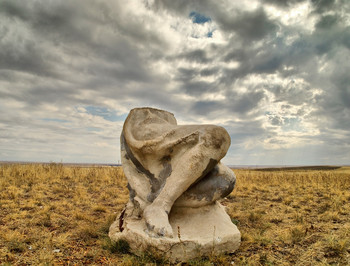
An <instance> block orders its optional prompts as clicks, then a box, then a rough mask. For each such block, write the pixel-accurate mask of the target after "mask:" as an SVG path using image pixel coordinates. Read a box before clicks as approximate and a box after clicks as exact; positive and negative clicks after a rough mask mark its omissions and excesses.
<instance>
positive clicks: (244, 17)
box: [0, 0, 350, 165]
mask: <svg viewBox="0 0 350 266" xmlns="http://www.w3.org/2000/svg"><path fill="white" fill-rule="evenodd" d="M349 73H350V2H349V1H348V0H308V1H307V0H259V1H254V0H245V1H244V0H240V1H229V0H211V1H210V0H201V1H188V0H176V1H175V0H163V1H161V0H153V1H152V0H143V1H142V0H130V1H121V0H120V1H118V0H116V1H110V0H101V1H92V0H91V1H89V0H73V1H60V0H52V1H48V0H30V1H20V0H0V160H5V161H9V160H10V161H42V162H49V161H54V162H60V161H62V162H79V163H118V161H119V160H120V155H119V149H120V145H119V136H120V132H121V129H122V125H123V122H124V119H125V118H126V116H127V114H128V112H129V110H130V109H132V108H134V107H141V106H150V107H155V108H160V109H165V110H168V111H170V112H172V113H174V114H175V117H176V118H177V120H178V123H179V124H217V125H221V126H224V127H225V128H226V129H227V131H228V132H229V133H230V135H231V139H232V144H231V147H230V150H229V152H228V154H227V155H226V157H225V159H224V160H223V161H224V162H225V163H227V164H230V165H241V164H249V165H264V164H268V165H271V164H272V165H295V164H302V165H310V164H312V165H315V164H349V163H350V74H349Z"/></svg>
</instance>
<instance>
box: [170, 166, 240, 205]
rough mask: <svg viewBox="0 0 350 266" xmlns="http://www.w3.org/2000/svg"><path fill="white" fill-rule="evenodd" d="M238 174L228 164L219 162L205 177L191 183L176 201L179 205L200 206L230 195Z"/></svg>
mask: <svg viewBox="0 0 350 266" xmlns="http://www.w3.org/2000/svg"><path fill="white" fill-rule="evenodd" d="M235 183H236V176H235V174H234V173H233V171H232V170H231V169H230V168H228V167H227V166H226V165H223V164H221V163H218V164H217V165H216V166H215V167H214V169H212V170H211V171H210V172H209V173H208V174H207V175H206V176H205V177H203V178H202V179H201V180H199V181H198V182H196V183H194V184H193V185H191V186H190V187H189V188H188V189H187V190H186V191H185V192H184V193H183V194H182V195H181V196H180V197H179V198H178V199H177V200H176V201H175V203H174V206H177V207H200V206H204V205H208V204H210V203H213V202H215V201H217V200H219V199H222V198H224V197H226V196H227V195H229V194H230V193H231V192H232V190H233V188H234V186H235Z"/></svg>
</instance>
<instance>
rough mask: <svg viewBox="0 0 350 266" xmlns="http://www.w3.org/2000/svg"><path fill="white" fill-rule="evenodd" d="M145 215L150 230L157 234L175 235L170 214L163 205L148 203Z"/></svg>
mask: <svg viewBox="0 0 350 266" xmlns="http://www.w3.org/2000/svg"><path fill="white" fill-rule="evenodd" d="M143 217H144V218H145V220H146V225H147V228H148V230H150V231H151V232H153V233H155V234H156V235H157V236H165V237H170V238H172V237H173V229H172V228H171V225H170V223H169V217H168V214H167V213H166V211H165V210H164V209H163V208H162V207H159V206H154V204H151V205H148V206H147V207H146V208H145V210H144V212H143Z"/></svg>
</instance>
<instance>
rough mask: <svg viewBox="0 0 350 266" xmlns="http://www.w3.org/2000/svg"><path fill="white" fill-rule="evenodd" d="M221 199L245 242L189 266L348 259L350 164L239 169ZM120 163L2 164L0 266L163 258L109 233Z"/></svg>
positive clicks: (120, 191)
mask: <svg viewBox="0 0 350 266" xmlns="http://www.w3.org/2000/svg"><path fill="white" fill-rule="evenodd" d="M235 173H236V176H237V186H236V188H235V190H234V191H233V193H232V194H231V195H229V197H227V199H225V200H223V202H222V203H223V204H224V205H225V206H227V211H228V213H229V215H230V216H231V220H232V222H233V223H234V224H236V225H238V227H239V229H240V231H241V233H242V243H241V246H240V248H239V249H238V250H237V251H236V252H235V253H234V254H226V255H221V256H209V257H208V258H201V259H197V260H192V261H189V262H188V263H187V264H188V265H213V264H214V265H230V264H233V263H234V265H295V264H296V265H330V264H331V265H349V264H350V168H346V167H342V168H336V167H329V168H315V167H314V168H290V169H273V170H271V169H260V170H251V169H245V170H243V169H239V170H235ZM126 184H127V181H126V179H125V177H124V174H123V171H122V168H120V167H74V166H64V165H62V164H54V163H52V164H47V165H45V164H27V165H20V164H4V165H1V166H0V265H11V264H13V265H26V264H32V265H43V264H45V265H52V264H58V265H59V264H63V265H74V264H78V265H83V264H99V265H142V264H147V263H155V264H156V263H158V264H164V263H166V262H164V261H163V260H162V259H161V258H154V257H152V255H151V254H144V256H141V257H136V256H134V255H132V254H129V253H128V245H127V243H124V242H118V243H114V242H112V241H110V239H109V238H108V229H109V225H110V224H111V223H112V222H113V221H114V219H115V218H116V217H117V215H118V214H119V212H120V211H121V210H122V209H123V207H124V205H125V203H126V202H127V200H128V191H127V189H126Z"/></svg>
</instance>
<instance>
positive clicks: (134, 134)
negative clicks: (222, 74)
mask: <svg viewBox="0 0 350 266" xmlns="http://www.w3.org/2000/svg"><path fill="white" fill-rule="evenodd" d="M120 141H121V159H122V165H123V169H124V173H125V176H126V178H127V180H128V189H129V192H130V200H129V202H128V204H127V206H126V209H125V210H124V211H123V212H122V214H121V216H120V218H119V219H117V221H115V222H114V223H113V224H112V226H111V228H110V233H109V235H110V237H111V239H112V240H114V241H118V240H119V239H124V240H126V241H127V242H128V243H129V245H130V248H131V251H132V252H134V253H136V254H141V253H142V252H144V251H149V252H152V253H156V254H159V255H161V256H164V257H166V258H167V259H169V260H170V261H184V260H188V259H191V258H194V257H198V256H201V255H203V254H208V252H214V253H222V252H233V251H234V250H236V249H237V248H238V246H239V244H240V233H239V231H238V229H237V227H236V226H235V225H234V224H233V223H232V222H231V220H230V218H229V216H228V215H227V214H226V212H225V210H224V208H223V206H222V205H221V204H220V203H219V202H218V200H220V199H222V198H224V197H225V196H227V195H228V194H230V193H231V191H232V190H233V188H234V185H235V181H236V178H235V175H234V173H233V171H232V170H231V169H229V168H228V167H227V166H225V165H223V164H222V163H221V162H220V160H221V159H222V158H223V157H224V156H225V155H226V152H227V150H228V148H229V146H230V142H231V141H230V136H229V134H228V133H227V131H226V130H225V129H224V128H222V127H219V126H214V125H177V122H176V119H175V117H174V115H173V114H171V113H169V112H167V111H163V110H158V109H154V108H136V109H133V110H131V111H130V113H129V115H128V117H127V118H126V120H125V123H124V127H123V131H122V134H121V138H120Z"/></svg>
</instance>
